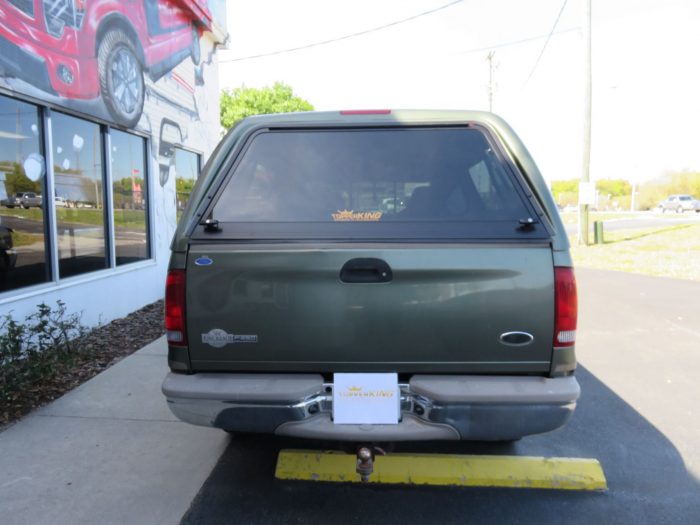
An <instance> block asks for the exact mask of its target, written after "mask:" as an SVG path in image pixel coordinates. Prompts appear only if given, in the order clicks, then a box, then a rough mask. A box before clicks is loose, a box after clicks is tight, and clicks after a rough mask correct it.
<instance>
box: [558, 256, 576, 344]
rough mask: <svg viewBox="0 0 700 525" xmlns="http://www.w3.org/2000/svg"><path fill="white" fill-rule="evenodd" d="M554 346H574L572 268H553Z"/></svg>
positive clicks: (574, 292)
mask: <svg viewBox="0 0 700 525" xmlns="http://www.w3.org/2000/svg"><path fill="white" fill-rule="evenodd" d="M554 305H555V316H554V346H555V347H562V346H573V345H574V344H576V320H577V317H578V304H577V299H576V277H575V276H574V269H573V268H554Z"/></svg>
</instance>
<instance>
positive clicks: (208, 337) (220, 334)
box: [202, 328, 258, 348]
mask: <svg viewBox="0 0 700 525" xmlns="http://www.w3.org/2000/svg"><path fill="white" fill-rule="evenodd" d="M257 342H258V336H257V335H240V334H229V333H226V330H221V329H220V328H214V329H212V330H209V332H208V333H206V334H202V343H204V344H207V345H209V346H213V347H214V348H223V347H224V346H226V345H228V344H231V343H257Z"/></svg>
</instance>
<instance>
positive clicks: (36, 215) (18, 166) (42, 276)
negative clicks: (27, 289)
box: [0, 96, 51, 292]
mask: <svg viewBox="0 0 700 525" xmlns="http://www.w3.org/2000/svg"><path fill="white" fill-rule="evenodd" d="M41 130H42V125H41V116H40V113H39V109H38V108H37V107H36V106H33V105H31V104H25V103H24V102H20V101H18V100H13V99H11V98H7V97H2V96H0V292H5V291H8V290H13V289H15V288H20V287H24V286H30V285H33V284H39V283H43V282H46V281H48V280H49V279H50V278H51V276H50V262H49V261H50V259H49V257H48V256H47V254H48V253H49V252H48V249H47V242H46V241H47V235H46V232H47V225H46V214H45V213H44V209H45V207H44V200H45V195H44V194H45V191H44V188H45V187H46V181H45V175H46V165H45V162H44V154H43V144H42V132H41Z"/></svg>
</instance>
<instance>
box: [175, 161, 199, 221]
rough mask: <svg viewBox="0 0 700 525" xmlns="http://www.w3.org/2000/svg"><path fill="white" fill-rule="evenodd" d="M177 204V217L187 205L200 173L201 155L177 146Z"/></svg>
mask: <svg viewBox="0 0 700 525" xmlns="http://www.w3.org/2000/svg"><path fill="white" fill-rule="evenodd" d="M174 167H175V192H176V193H175V205H176V206H177V218H178V220H180V215H182V212H183V211H184V210H185V206H187V201H188V200H189V198H190V193H192V187H193V186H194V183H195V182H196V181H197V176H198V175H199V155H197V154H196V153H192V152H191V151H187V150H184V149H181V148H175V163H174Z"/></svg>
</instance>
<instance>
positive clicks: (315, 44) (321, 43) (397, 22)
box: [219, 0, 464, 64]
mask: <svg viewBox="0 0 700 525" xmlns="http://www.w3.org/2000/svg"><path fill="white" fill-rule="evenodd" d="M463 1H464V0H454V1H453V2H449V3H447V4H443V5H441V6H438V7H436V8H434V9H430V10H428V11H423V12H422V13H418V14H417V15H413V16H409V17H408V18H402V19H401V20H395V21H394V22H390V23H388V24H384V25H381V26H377V27H373V28H371V29H365V30H364V31H357V32H356V33H350V34H348V35H343V36H340V37H337V38H329V39H328V40H321V41H319V42H313V43H312V44H306V45H303V46H297V47H290V48H287V49H280V50H277V51H271V52H269V53H260V54H257V55H249V56H245V57H238V58H228V59H222V60H219V64H224V63H227V62H242V61H244V60H252V59H255V58H264V57H270V56H274V55H282V54H285V53H292V52H294V51H302V50H304V49H310V48H312V47H318V46H324V45H327V44H332V43H334V42H340V41H341V40H348V39H350V38H355V37H358V36H364V35H367V34H369V33H375V32H377V31H381V30H382V29H387V28H389V27H394V26H397V25H400V24H405V23H406V22H410V21H412V20H416V19H417V18H421V17H423V16H427V15H432V14H433V13H437V12H438V11H442V10H443V9H447V8H449V7H452V6H454V5H457V4H460V3H462V2H463Z"/></svg>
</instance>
